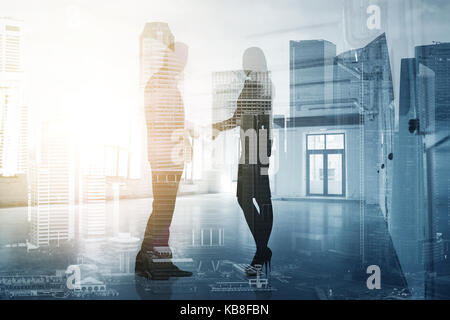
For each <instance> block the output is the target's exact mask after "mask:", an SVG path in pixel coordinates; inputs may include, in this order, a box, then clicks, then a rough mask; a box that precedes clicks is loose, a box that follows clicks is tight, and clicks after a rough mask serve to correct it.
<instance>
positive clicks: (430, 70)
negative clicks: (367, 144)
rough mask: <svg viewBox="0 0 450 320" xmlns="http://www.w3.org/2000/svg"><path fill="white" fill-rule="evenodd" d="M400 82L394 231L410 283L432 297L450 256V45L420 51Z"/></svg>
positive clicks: (404, 64) (403, 70)
mask: <svg viewBox="0 0 450 320" xmlns="http://www.w3.org/2000/svg"><path fill="white" fill-rule="evenodd" d="M400 80H401V81H400V108H399V129H398V134H397V136H396V154H397V157H396V161H395V165H396V169H395V175H394V190H393V192H394V201H393V212H392V213H393V214H392V217H391V219H390V231H391V234H392V238H393V240H394V245H395V247H396V250H397V253H398V256H399V260H400V263H401V264H402V268H403V271H404V272H405V273H406V274H408V275H410V276H409V277H408V276H407V280H408V281H409V283H410V285H411V286H414V289H415V291H416V292H418V293H419V294H420V295H421V296H425V297H427V296H433V295H434V293H435V292H434V290H435V285H434V279H435V278H436V277H439V276H441V275H445V272H442V270H444V269H445V268H448V266H447V264H448V262H447V261H448V260H446V259H445V257H446V256H448V254H449V253H450V251H449V242H450V211H449V208H450V196H449V193H448V190H449V188H450V174H449V171H448V159H449V150H450V142H449V141H450V140H449V122H450V112H449V110H450V109H449V108H450V94H449V90H448V88H449V85H450V43H437V44H433V45H426V46H419V47H416V49H415V57H414V58H407V59H402V63H401V79H400ZM418 279H422V280H423V281H422V282H418V281H417V280H418ZM417 283H419V285H417Z"/></svg>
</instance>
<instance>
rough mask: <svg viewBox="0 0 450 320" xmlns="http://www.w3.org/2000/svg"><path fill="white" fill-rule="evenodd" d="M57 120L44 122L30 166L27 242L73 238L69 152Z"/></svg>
mask: <svg viewBox="0 0 450 320" xmlns="http://www.w3.org/2000/svg"><path fill="white" fill-rule="evenodd" d="M62 126H63V124H62V123H60V122H57V123H53V122H47V123H44V125H43V128H42V131H41V137H40V141H41V142H40V145H39V148H38V149H37V152H36V154H35V159H34V161H33V162H32V166H31V228H30V242H31V243H32V244H33V245H35V246H37V247H40V246H49V245H60V244H62V243H63V242H66V241H68V240H70V239H71V238H73V230H72V229H73V224H74V221H73V214H72V213H71V210H73V204H74V190H73V172H71V152H70V147H69V143H68V138H67V136H65V135H64V134H63V132H64V130H63V128H62Z"/></svg>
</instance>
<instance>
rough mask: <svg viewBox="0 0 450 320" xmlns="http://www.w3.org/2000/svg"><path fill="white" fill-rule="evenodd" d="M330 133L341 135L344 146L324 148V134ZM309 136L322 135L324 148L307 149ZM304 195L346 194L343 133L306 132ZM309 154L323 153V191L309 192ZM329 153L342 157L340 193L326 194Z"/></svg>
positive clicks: (339, 195) (325, 143)
mask: <svg viewBox="0 0 450 320" xmlns="http://www.w3.org/2000/svg"><path fill="white" fill-rule="evenodd" d="M327 135H329V136H332V135H342V136H343V142H344V146H343V149H328V150H327V149H326V148H327V138H326V136H327ZM310 136H324V149H320V150H309V149H308V137H310ZM305 145H306V148H305V149H306V195H307V196H311V197H339V198H342V197H345V196H346V170H345V169H346V162H345V146H346V145H345V133H343V132H341V133H311V134H306V143H305ZM311 154H321V155H323V193H322V194H320V193H311V192H310V171H309V170H310V163H309V162H310V160H309V158H310V157H309V155H311ZM329 154H340V155H341V157H342V160H341V162H342V193H341V194H328V155H329Z"/></svg>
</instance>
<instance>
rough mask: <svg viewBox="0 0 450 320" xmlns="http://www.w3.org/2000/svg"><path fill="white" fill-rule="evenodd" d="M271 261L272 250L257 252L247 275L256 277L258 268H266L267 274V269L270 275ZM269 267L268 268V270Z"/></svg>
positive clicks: (265, 249) (247, 270)
mask: <svg viewBox="0 0 450 320" xmlns="http://www.w3.org/2000/svg"><path fill="white" fill-rule="evenodd" d="M271 259H272V250H270V248H268V247H266V248H264V249H263V250H257V251H256V253H255V255H254V257H253V260H252V262H251V263H250V266H249V267H248V268H247V269H246V273H247V275H249V276H255V275H256V271H255V270H256V268H255V267H256V266H260V268H261V267H262V266H264V268H265V273H266V274H268V273H267V269H269V273H270V271H271V268H272V266H271ZM267 267H268V268H267Z"/></svg>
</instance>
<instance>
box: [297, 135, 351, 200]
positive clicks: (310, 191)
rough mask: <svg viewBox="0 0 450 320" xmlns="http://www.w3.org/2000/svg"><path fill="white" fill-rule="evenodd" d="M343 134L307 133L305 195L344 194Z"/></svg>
mask: <svg viewBox="0 0 450 320" xmlns="http://www.w3.org/2000/svg"><path fill="white" fill-rule="evenodd" d="M344 140H345V137H344V134H312V135H307V143H306V144H307V146H306V171H307V172H306V176H307V183H306V189H307V195H310V196H319V195H320V196H345V161H344V160H345V148H344V146H345V144H344Z"/></svg>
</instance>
